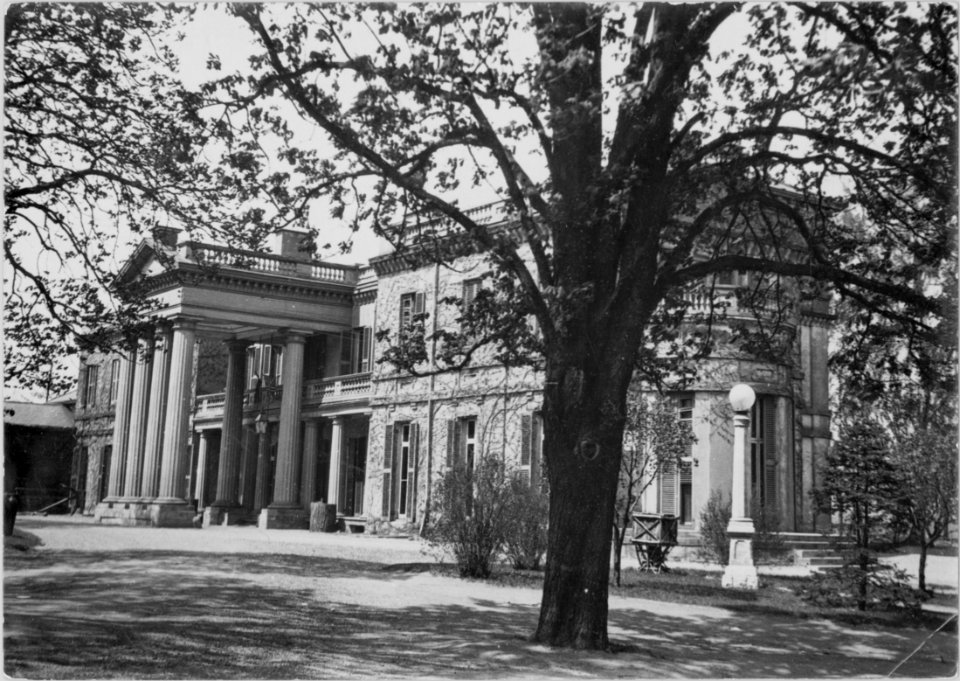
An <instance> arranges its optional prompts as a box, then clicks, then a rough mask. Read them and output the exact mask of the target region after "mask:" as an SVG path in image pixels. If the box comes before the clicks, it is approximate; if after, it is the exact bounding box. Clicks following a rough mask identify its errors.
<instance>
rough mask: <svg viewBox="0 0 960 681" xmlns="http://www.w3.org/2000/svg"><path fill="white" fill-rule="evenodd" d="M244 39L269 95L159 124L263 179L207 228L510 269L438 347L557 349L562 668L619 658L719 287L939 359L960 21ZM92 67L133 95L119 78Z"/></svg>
mask: <svg viewBox="0 0 960 681" xmlns="http://www.w3.org/2000/svg"><path fill="white" fill-rule="evenodd" d="M125 7H127V6H125ZM129 7H133V6H129ZM69 11H71V12H80V10H77V9H71V10H69ZM225 11H227V12H229V13H230V14H231V15H232V16H233V17H234V18H236V19H238V20H239V21H240V22H241V23H242V25H243V26H244V27H245V28H246V29H247V30H248V31H249V36H250V37H251V38H252V39H253V40H254V41H255V43H256V47H255V49H254V54H253V56H252V57H251V59H250V60H249V65H248V67H247V68H245V69H244V70H243V71H242V72H239V73H226V74H222V75H218V76H217V77H216V78H214V79H212V80H211V81H210V82H209V83H208V84H207V85H206V86H204V87H203V88H202V89H201V92H200V95H199V100H200V101H201V102H202V104H203V105H204V106H205V107H206V108H205V114H204V116H203V117H195V116H194V115H193V114H192V112H191V113H187V112H186V111H180V110H179V109H177V108H176V107H172V106H171V105H170V104H169V103H167V102H166V101H165V102H164V104H163V106H162V107H160V111H167V112H169V113H171V114H172V115H170V116H165V115H161V116H160V119H161V121H162V122H163V125H174V126H187V129H186V130H184V129H183V128H182V127H177V128H176V130H177V134H175V135H173V138H174V139H183V140H184V142H183V143H182V145H180V146H177V145H174V146H173V147H172V150H173V151H174V156H175V158H176V159H180V157H181V155H182V156H183V157H184V158H185V159H186V157H190V156H191V154H195V153H196V151H197V147H196V146H194V145H193V143H195V142H197V141H198V140H197V139H196V137H195V136H196V135H200V140H199V141H204V140H205V139H206V137H204V136H206V135H210V139H211V140H214V139H215V140H216V141H217V144H218V145H220V146H219V149H220V151H221V152H222V154H220V155H219V156H218V158H219V159H220V160H221V161H222V163H221V165H219V166H218V168H219V172H222V173H224V174H225V175H226V176H228V177H230V178H243V181H242V182H234V183H229V182H227V183H223V182H221V183H220V184H222V185H223V184H225V186H227V187H232V188H233V189H234V191H236V193H237V198H238V199H239V200H247V201H248V202H249V201H252V200H253V198H254V197H253V196H252V195H251V194H250V192H260V193H259V194H258V196H260V197H261V198H260V201H262V204H257V203H256V201H254V204H255V206H254V207H255V208H258V209H259V211H260V212H254V213H253V215H254V216H255V217H257V218H259V219H258V220H253V221H245V220H233V221H230V220H227V221H225V222H222V223H220V219H222V218H223V217H224V216H223V215H222V214H221V215H216V214H214V208H215V207H219V206H222V205H223V203H224V202H228V200H229V199H230V198H231V195H230V194H229V193H228V194H226V195H224V196H223V197H218V202H217V203H216V204H210V203H208V204H205V206H204V210H203V211H201V214H203V215H204V219H206V220H208V221H209V222H210V223H211V224H223V225H224V226H225V227H226V228H227V229H228V230H230V231H233V232H234V233H236V232H240V231H247V232H248V233H249V234H252V235H253V236H252V237H250V238H251V240H253V241H255V240H256V236H257V235H258V234H262V231H263V230H262V226H263V224H265V223H263V222H262V221H263V219H264V218H266V217H267V216H269V217H270V218H271V219H272V220H273V222H272V224H273V225H274V226H276V225H279V224H291V223H298V224H303V225H304V226H307V227H308V228H310V229H311V230H312V231H313V232H314V234H315V237H319V235H318V234H317V226H316V223H315V222H314V221H313V220H311V211H312V210H315V207H316V205H317V204H318V201H323V202H326V203H327V205H329V206H330V209H331V218H332V219H335V220H345V221H347V222H348V223H349V224H351V225H353V226H355V227H357V228H360V227H369V228H372V229H373V230H375V231H376V232H377V233H379V234H381V235H383V236H385V237H386V238H388V239H389V240H390V241H391V242H392V243H394V244H395V246H396V247H397V248H398V250H399V251H400V253H401V255H402V254H404V253H409V254H410V255H411V257H413V256H414V255H415V256H416V257H425V256H430V257H434V258H436V259H439V260H441V261H445V260H448V259H449V257H450V255H451V254H453V253H457V252H462V250H463V249H471V250H475V251H479V252H482V253H484V254H486V256H487V257H488V258H489V260H490V262H491V266H492V270H493V275H492V276H493V277H494V279H495V280H496V281H497V282H498V284H497V286H496V287H495V291H494V293H493V295H492V301H493V302H497V303H499V310H500V314H494V313H493V312H494V311H495V310H496V308H495V307H494V306H489V307H487V308H483V307H481V308H480V309H481V310H482V309H487V310H489V311H491V313H490V314H479V313H478V314H477V316H476V319H475V320H473V322H475V323H473V322H472V327H473V328H468V331H469V332H470V333H469V334H468V335H469V337H464V336H461V337H456V336H446V337H443V338H441V339H440V340H441V341H442V342H441V346H443V345H445V344H446V345H448V346H449V351H447V350H444V349H443V347H441V349H440V351H439V358H440V359H442V358H446V359H449V360H450V362H449V364H452V365H457V364H458V363H462V361H464V360H465V359H467V360H468V359H469V357H470V356H471V348H470V346H469V343H472V342H483V343H488V344H493V345H496V346H499V347H500V349H501V350H502V351H503V352H506V353H509V349H510V348H511V347H512V346H514V345H515V344H516V342H517V341H518V338H519V339H520V340H523V341H524V342H527V341H528V340H529V336H530V334H528V333H527V331H525V329H527V328H528V327H527V326H526V325H525V324H518V323H517V320H518V319H521V318H523V317H525V316H526V315H530V316H532V317H533V318H535V320H536V328H537V334H538V338H537V340H536V343H532V344H530V345H531V348H532V349H533V350H535V351H536V352H539V353H540V355H541V358H542V367H543V370H544V380H545V390H544V405H543V414H544V424H545V428H544V433H545V455H546V459H547V471H548V474H549V482H550V488H551V511H550V540H549V541H550V549H549V552H548V555H549V557H548V563H547V568H546V578H545V585H544V599H543V605H542V609H541V615H540V622H539V625H538V629H537V634H536V638H537V639H538V640H541V641H544V642H547V643H551V644H556V645H572V646H580V647H606V646H607V644H608V640H607V628H606V615H607V609H606V597H607V573H608V569H609V555H610V532H609V528H610V525H611V521H612V517H613V511H614V504H615V498H616V489H617V475H618V472H619V468H620V457H621V440H622V433H623V427H624V422H625V418H626V415H625V402H626V394H627V388H628V385H629V384H630V382H631V380H632V378H633V376H634V373H635V372H636V371H637V370H639V371H641V372H648V371H649V370H650V369H651V367H652V364H653V362H652V359H653V357H655V356H656V355H657V354H658V351H659V350H663V349H664V344H666V345H672V346H673V348H672V349H673V350H676V349H677V348H678V347H680V345H681V343H680V341H681V340H682V339H681V338H680V335H681V334H680V333H679V331H678V329H680V328H681V324H682V322H683V320H684V318H687V319H689V318H690V314H692V313H693V312H694V311H695V306H696V305H697V303H696V301H697V300H699V299H700V298H698V297H697V296H701V298H702V296H704V295H705V296H706V299H707V300H710V298H711V295H710V293H711V290H712V286H713V283H714V282H715V281H716V278H717V277H719V276H721V275H725V274H729V273H732V272H742V273H749V275H750V277H751V278H750V281H751V292H750V296H751V297H753V298H754V299H755V300H756V301H758V304H760V305H763V304H764V300H765V299H766V300H768V301H769V300H774V301H776V302H777V304H785V305H791V304H796V303H797V302H798V301H800V300H803V299H811V298H817V297H818V296H823V295H825V291H833V292H834V293H835V294H836V295H838V296H841V297H842V298H843V299H844V300H847V301H851V303H852V304H855V305H856V309H858V310H862V311H865V314H866V313H868V314H869V315H872V316H874V317H875V318H877V319H881V320H884V324H889V325H891V326H892V328H894V329H895V332H896V333H898V334H911V335H913V336H916V337H918V338H923V339H924V340H925V341H928V342H931V343H938V342H939V340H938V333H939V332H940V331H942V329H943V323H942V319H941V318H942V312H943V308H942V300H943V299H945V298H944V297H945V296H946V295H947V292H946V291H945V290H944V289H941V290H940V291H939V292H935V291H932V290H931V289H928V288H926V287H924V285H923V282H924V281H925V278H927V277H929V276H930V274H931V273H932V272H936V271H941V270H943V269H944V268H945V267H946V268H947V269H949V264H948V263H950V262H952V258H953V245H954V244H953V242H952V240H951V234H952V233H953V232H954V231H955V229H956V216H955V208H956V195H955V192H956V180H957V178H956V140H955V132H956V87H957V84H956V71H955V62H956V54H955V45H956V39H957V17H956V10H955V8H954V7H953V6H951V5H946V4H932V3H930V4H919V3H918V4H905V3H901V4H895V5H894V4H886V3H885V4H819V3H796V4H789V5H787V4H779V3H776V4H774V3H771V4H751V5H737V4H667V3H645V4H643V5H636V6H633V5H627V6H613V5H603V4H601V5H595V4H594V5H589V4H573V3H570V4H567V3H564V4H559V3H558V4H533V5H511V4H482V5H480V4H465V5H453V4H438V5H397V6H392V5H346V4H345V5H328V4H310V5H306V4H298V5H276V4H272V5H266V4H265V5H257V4H234V5H228V6H227V7H226V9H225ZM81 13H82V12H81ZM129 13H130V14H131V15H132V14H135V11H134V10H132V9H131V10H129ZM136 23H137V22H134V24H136ZM21 30H26V29H23V28H21ZM136 30H137V28H136V25H133V26H130V28H129V30H127V31H121V33H122V34H123V35H124V36H126V37H124V38H123V40H124V41H126V40H128V39H129V35H130V34H131V33H133V32H134V31H136ZM94 35H96V33H94ZM731 37H732V38H733V39H732V40H731V39H730V38H731ZM19 44H22V43H17V42H15V41H11V42H8V47H7V50H8V59H7V63H8V69H9V68H10V64H11V62H12V61H14V62H16V63H17V64H19V63H21V62H23V63H24V64H25V65H24V66H23V67H22V69H23V71H22V72H23V74H24V75H23V76H20V77H22V78H29V77H30V74H31V73H33V72H34V71H36V70H37V68H38V67H37V66H36V65H35V66H33V67H30V66H29V63H28V62H26V61H24V59H25V58H24V57H23V56H20V55H19V54H17V53H16V52H15V50H14V48H16V47H17V46H18V45H19ZM11 46H12V47H11ZM124 46H126V43H124ZM124 46H120V47H124ZM78 49H81V51H82V50H83V49H85V46H78ZM124 49H129V47H124ZM12 50H14V51H12ZM21 51H22V50H21ZM118 51H123V50H118ZM25 53H26V54H29V51H28V50H27V51H25ZM91 59H92V60H102V61H103V63H110V64H113V65H114V67H119V70H120V71H122V70H123V69H124V68H125V66H124V64H123V61H122V58H119V57H117V56H116V55H113V54H111V53H109V51H106V52H101V53H98V54H96V55H92V56H91ZM117 59H121V62H120V63H119V64H118V63H117V61H116V60H117ZM17 60H20V61H17ZM207 63H208V66H210V67H212V68H214V69H217V68H219V67H220V60H219V59H218V58H217V56H216V55H212V56H211V57H210V59H208V62H207ZM114 67H112V68H111V72H116V71H117V68H114ZM18 68H21V67H18ZM61 68H68V67H67V66H66V65H63V66H61ZM8 78H9V76H8ZM8 83H9V80H8ZM17 91H18V90H16V89H15V90H13V92H17ZM10 92H11V90H10V87H9V85H8V98H9V97H10V94H9V93H10ZM54 96H56V95H54ZM157 99H158V97H156V96H155V97H154V100H155V101H154V102H153V103H156V100H157ZM43 100H44V101H50V100H49V98H48V97H47V96H46V95H45V96H44V97H43ZM8 101H9V99H8ZM174 101H177V102H179V101H190V100H189V99H183V98H178V99H176V100H174ZM198 106H199V104H198ZM150 110H151V111H153V110H154V109H153V108H151V109H150ZM138 111H139V113H141V114H142V113H143V112H142V110H141V109H139V108H138ZM37 115H39V114H37ZM88 115H89V114H88ZM200 121H202V124H201V122H200ZM23 125H26V124H25V123H24V124H23ZM163 125H160V126H159V127H158V128H153V127H150V128H148V129H147V130H146V132H150V133H151V134H149V135H148V134H145V132H143V131H141V130H140V129H139V128H134V131H135V132H132V133H131V137H135V139H131V138H127V139H125V141H124V142H123V144H122V145H121V146H122V147H123V148H124V149H129V148H133V149H137V150H140V151H142V150H143V149H144V148H145V146H146V147H147V148H154V149H156V148H161V149H164V148H167V147H165V146H161V147H156V146H152V145H149V144H147V145H144V144H143V140H152V139H154V137H153V136H152V135H153V133H154V131H155V130H165V128H164V127H163ZM193 125H196V127H195V128H193V127H190V126H193ZM125 129H126V128H125V126H120V127H118V128H117V130H118V131H121V130H125ZM201 130H202V132H200V131H201ZM181 131H182V132H184V133H185V134H184V135H183V136H182V137H181V135H180V132H181ZM23 138H24V139H25V140H29V139H32V137H31V136H30V135H29V134H25V135H23ZM8 140H10V134H9V133H8ZM8 143H9V142H8ZM128 144H132V145H133V146H132V147H128V146H127V145H128ZM162 165H163V164H161V166H162ZM84 167H85V166H84ZM30 172H31V173H34V174H37V173H39V175H37V177H39V178H40V179H39V180H37V182H38V185H42V184H43V183H45V182H48V181H49V178H47V177H45V176H44V175H43V173H42V172H41V171H39V170H37V171H34V170H31V171H30ZM67 177H69V175H68V176H67ZM85 177H87V178H89V176H85ZM181 179H183V178H181ZM217 179H219V178H217ZM31 181H34V180H31ZM87 181H88V182H89V179H88V180H87ZM8 186H15V185H8ZM71 186H74V185H71ZM125 186H126V185H125ZM131 187H134V188H135V185H131ZM127 191H133V189H132V188H130V187H128V188H127ZM145 195H149V194H148V193H147V194H145ZM482 195H485V196H487V197H491V198H498V199H503V200H504V201H505V202H506V207H507V210H508V212H509V215H510V216H511V217H512V220H513V226H512V227H511V229H509V230H491V229H489V224H488V223H489V214H488V213H487V212H484V211H470V210H467V207H468V206H469V205H470V204H473V203H474V201H472V200H471V197H476V196H482ZM74 196H76V193H75V192H74V193H71V194H70V195H69V197H70V198H71V199H72V198H73V197H74ZM81 196H83V194H81ZM14 198H15V197H14ZM141 198H142V197H141ZM221 199H222V200H221ZM10 201H11V199H10V198H9V197H8V206H9V202H10ZM195 205H197V206H199V205H200V204H199V203H198V204H195ZM264 206H269V207H270V210H269V211H267V210H265V208H264ZM8 211H9V208H8ZM204 213H209V214H204ZM8 220H9V218H8ZM247 227H250V228H251V229H249V230H247V229H246V228H247ZM414 242H416V243H418V244H419V247H418V248H413V247H412V246H411V244H413V243H414ZM458 249H459V250H458ZM504 312H506V314H504ZM775 316H776V315H775ZM468 326H469V325H468ZM769 331H771V332H772V333H769V334H767V335H768V336H769V335H776V333H775V332H776V331H778V329H770V330H769ZM524 339H526V340H524ZM392 340H393V341H394V342H396V340H397V339H392ZM405 341H407V342H409V343H413V345H414V350H415V351H413V352H396V353H395V356H394V359H396V360H397V363H398V365H399V366H401V368H407V369H412V368H416V367H417V365H423V364H425V363H426V364H429V363H430V361H431V360H434V359H438V357H431V356H430V355H427V354H426V353H425V352H422V351H416V343H417V342H418V339H417V338H408V339H405ZM444 353H446V354H445V355H444ZM439 363H440V362H438V364H439ZM427 368H430V367H427Z"/></svg>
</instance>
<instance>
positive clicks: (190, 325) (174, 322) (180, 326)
mask: <svg viewBox="0 0 960 681" xmlns="http://www.w3.org/2000/svg"><path fill="white" fill-rule="evenodd" d="M169 324H170V328H171V329H172V330H174V331H177V330H183V331H192V330H194V329H196V328H197V320H196V319H190V318H189V317H174V318H173V319H171V320H169Z"/></svg>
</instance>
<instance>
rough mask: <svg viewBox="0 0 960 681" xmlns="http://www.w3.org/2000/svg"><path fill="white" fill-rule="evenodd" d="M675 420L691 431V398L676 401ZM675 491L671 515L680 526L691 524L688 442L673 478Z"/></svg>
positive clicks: (690, 478)
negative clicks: (677, 473) (677, 471)
mask: <svg viewBox="0 0 960 681" xmlns="http://www.w3.org/2000/svg"><path fill="white" fill-rule="evenodd" d="M677 420H678V421H679V422H680V424H681V425H682V426H683V427H684V428H685V429H686V430H687V431H690V430H692V429H693V398H692V397H682V398H680V399H679V400H678V401H677ZM675 480H676V482H675V484H676V489H675V490H674V491H673V492H672V495H673V499H674V511H673V513H674V514H675V515H676V516H677V517H678V519H679V521H680V523H681V524H689V523H692V522H693V442H692V441H691V442H689V443H688V444H687V447H686V451H685V452H684V455H683V457H682V458H681V460H680V469H679V475H676V476H675Z"/></svg>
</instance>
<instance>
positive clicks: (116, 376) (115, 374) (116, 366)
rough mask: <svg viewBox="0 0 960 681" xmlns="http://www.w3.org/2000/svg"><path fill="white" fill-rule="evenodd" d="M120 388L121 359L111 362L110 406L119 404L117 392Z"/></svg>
mask: <svg viewBox="0 0 960 681" xmlns="http://www.w3.org/2000/svg"><path fill="white" fill-rule="evenodd" d="M119 388H120V360H119V359H114V360H113V361H111V362H110V406H111V407H113V406H116V404H117V392H118V391H119Z"/></svg>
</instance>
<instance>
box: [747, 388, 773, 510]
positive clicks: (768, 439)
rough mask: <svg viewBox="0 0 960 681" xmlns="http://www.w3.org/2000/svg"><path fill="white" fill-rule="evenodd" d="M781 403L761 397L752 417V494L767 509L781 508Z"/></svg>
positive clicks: (754, 407)
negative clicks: (778, 477)
mask: <svg viewBox="0 0 960 681" xmlns="http://www.w3.org/2000/svg"><path fill="white" fill-rule="evenodd" d="M776 405H777V403H776V398H775V397H773V396H769V395H763V396H758V397H757V401H756V403H755V404H754V405H753V410H752V411H751V413H750V473H751V475H750V492H751V494H752V495H753V498H755V499H759V501H760V503H761V504H763V506H765V507H768V508H773V507H776V504H777V406H776Z"/></svg>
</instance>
